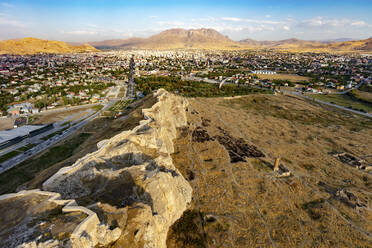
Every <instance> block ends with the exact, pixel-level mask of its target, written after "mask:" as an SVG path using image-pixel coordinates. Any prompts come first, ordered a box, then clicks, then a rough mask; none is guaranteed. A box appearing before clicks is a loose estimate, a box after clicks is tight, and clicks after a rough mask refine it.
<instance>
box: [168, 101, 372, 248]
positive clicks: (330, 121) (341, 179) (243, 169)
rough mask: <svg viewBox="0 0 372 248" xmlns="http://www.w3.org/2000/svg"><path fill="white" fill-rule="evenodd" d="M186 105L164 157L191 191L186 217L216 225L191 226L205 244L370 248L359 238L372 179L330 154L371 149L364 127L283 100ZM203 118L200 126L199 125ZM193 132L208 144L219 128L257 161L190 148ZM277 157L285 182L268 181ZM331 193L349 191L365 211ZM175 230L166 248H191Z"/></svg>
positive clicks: (367, 223) (368, 219) (366, 229)
mask: <svg viewBox="0 0 372 248" xmlns="http://www.w3.org/2000/svg"><path fill="white" fill-rule="evenodd" d="M190 103H191V105H190V106H189V115H188V116H189V122H190V125H189V126H188V128H185V129H182V130H180V133H179V137H178V138H177V140H176V151H175V153H174V154H173V159H174V162H175V164H176V166H177V168H178V169H179V170H180V172H181V173H182V174H183V175H184V176H185V178H187V179H188V180H189V181H190V183H191V185H192V186H193V189H194V191H193V202H192V206H191V207H190V210H191V211H196V212H198V213H202V214H203V216H213V218H214V219H215V221H214V222H208V221H207V220H206V219H205V218H204V217H203V216H200V217H199V220H197V219H196V220H194V223H196V224H198V223H199V224H198V228H199V229H200V230H201V231H200V232H202V234H203V237H204V243H203V244H204V245H205V246H208V247H272V246H274V245H276V246H277V247H369V246H371V244H372V243H371V242H372V239H371V238H372V237H371V236H368V234H366V233H371V231H372V230H371V226H372V216H371V213H370V210H368V208H369V209H370V208H371V206H372V198H371V193H372V192H371V188H370V185H371V183H372V176H371V175H369V174H367V173H366V172H363V171H360V170H358V169H355V168H352V167H350V166H348V165H346V164H344V163H342V162H340V161H339V160H337V159H335V158H334V157H333V156H331V155H330V154H329V152H332V151H347V152H349V153H352V154H355V155H357V156H363V155H366V153H368V152H367V151H371V150H372V128H371V127H372V121H371V120H368V119H365V118H362V117H359V116H354V115H350V114H348V113H344V112H341V111H338V110H335V109H333V108H323V107H321V106H320V105H317V104H315V105H313V104H312V103H309V102H307V101H304V100H302V99H298V98H295V97H288V96H257V95H254V96H248V97H242V98H237V99H232V100H227V99H222V98H219V99H218V98H216V99H202V98H198V99H191V100H190ZM211 106H213V108H211ZM192 113H194V114H192ZM203 119H204V120H205V119H208V120H209V122H205V121H204V125H203ZM205 123H209V125H205ZM196 127H201V128H202V129H204V130H205V131H206V132H207V134H208V135H209V136H210V137H214V136H215V135H221V131H220V129H218V128H217V127H221V128H222V129H223V130H225V131H226V132H228V133H229V134H230V135H231V136H232V137H235V138H242V139H244V140H245V141H246V142H248V143H250V144H253V145H255V146H256V147H257V148H258V149H259V150H261V151H263V152H264V154H265V155H266V156H265V157H264V158H246V159H245V161H243V162H237V163H231V162H230V157H229V153H228V152H227V151H226V150H225V148H224V147H223V146H222V145H221V144H219V142H218V140H206V141H204V142H193V141H192V138H191V136H192V133H193V130H194V129H195V128H196ZM199 141H200V140H199ZM276 157H281V158H282V165H284V166H285V167H287V168H288V169H289V170H290V171H291V172H292V174H293V176H292V177H289V178H277V177H276V176H275V173H274V172H273V171H272V167H273V162H274V160H275V158H276ZM370 162H372V161H370ZM330 188H331V189H336V190H337V189H345V190H347V191H349V192H352V193H353V194H354V195H355V196H356V197H357V198H358V199H359V200H360V201H361V202H363V204H366V206H367V208H360V209H356V208H352V207H350V206H348V205H347V204H345V203H344V202H342V201H341V200H340V199H338V198H337V197H335V193H334V192H332V191H330V190H329V189H330ZM181 220H183V218H181ZM186 220H187V218H186ZM186 224H187V223H186ZM177 226H180V223H178V224H177ZM177 226H174V227H173V228H172V229H171V230H170V232H169V233H168V247H199V246H197V245H196V244H189V243H185V242H184V240H185V237H183V236H181V237H180V236H179V235H177V230H176V229H175V228H176V227H177ZM199 229H197V228H194V230H195V232H199V231H198V230H199ZM188 235H189V236H190V237H191V238H192V237H197V233H191V234H188Z"/></svg>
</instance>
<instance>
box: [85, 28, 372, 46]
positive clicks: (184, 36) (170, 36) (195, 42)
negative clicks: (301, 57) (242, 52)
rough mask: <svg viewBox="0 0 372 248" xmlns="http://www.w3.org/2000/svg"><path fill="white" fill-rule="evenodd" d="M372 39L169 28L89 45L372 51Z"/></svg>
mask: <svg viewBox="0 0 372 248" xmlns="http://www.w3.org/2000/svg"><path fill="white" fill-rule="evenodd" d="M371 43H372V38H369V39H366V40H352V39H348V38H340V39H335V40H326V41H305V40H300V39H294V38H292V39H286V40H279V41H256V40H253V39H244V40H240V41H233V40H231V39H229V38H228V37H227V36H224V35H222V34H220V33H219V32H217V31H216V30H213V29H206V28H202V29H189V30H185V29H169V30H165V31H163V32H161V33H159V34H156V35H153V36H150V37H149V38H129V39H115V40H105V41H100V42H89V44H90V45H92V46H94V47H96V48H98V49H160V50H162V49H224V50H234V49H279V50H290V51H319V52H327V51H329V52H338V51H340V52H342V51H363V52H365V51H372V45H371Z"/></svg>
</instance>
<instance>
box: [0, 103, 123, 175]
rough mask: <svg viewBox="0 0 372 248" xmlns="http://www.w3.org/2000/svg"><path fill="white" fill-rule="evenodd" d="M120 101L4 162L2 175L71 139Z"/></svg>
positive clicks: (1, 166) (0, 170) (0, 169)
mask: <svg viewBox="0 0 372 248" xmlns="http://www.w3.org/2000/svg"><path fill="white" fill-rule="evenodd" d="M117 101H118V100H112V101H110V102H109V103H108V104H107V105H106V106H104V107H103V108H102V110H100V111H98V112H97V113H95V114H93V115H91V116H89V117H88V118H86V119H84V120H82V121H80V122H77V123H76V124H75V125H73V126H71V127H70V128H68V129H66V130H65V131H63V132H62V133H61V134H57V135H55V136H53V137H51V138H50V139H48V140H46V141H44V142H42V143H40V144H38V145H37V146H35V147H33V148H31V149H30V150H28V151H26V152H24V153H21V154H19V155H17V156H15V157H13V158H11V159H8V160H7V161H5V162H3V163H2V164H1V165H0V174H1V173H3V172H4V171H7V170H9V169H11V168H13V167H14V166H16V165H18V164H20V163H22V162H23V161H25V160H26V159H29V158H31V157H32V156H35V155H37V154H39V153H41V152H43V151H45V150H46V149H48V148H50V147H51V146H52V145H55V144H56V143H58V142H60V141H62V140H64V139H66V138H67V137H69V136H70V135H71V134H73V133H75V132H76V131H77V130H78V129H80V128H81V127H83V126H85V125H86V124H87V123H89V122H90V121H91V120H93V119H94V118H96V117H97V116H99V115H100V114H101V113H102V112H104V111H105V110H107V109H108V108H110V107H111V106H112V105H114V104H115V103H116V102H117Z"/></svg>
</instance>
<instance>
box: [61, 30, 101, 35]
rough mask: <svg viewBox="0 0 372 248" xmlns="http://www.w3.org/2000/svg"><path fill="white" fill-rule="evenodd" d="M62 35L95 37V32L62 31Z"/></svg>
mask: <svg viewBox="0 0 372 248" xmlns="http://www.w3.org/2000/svg"><path fill="white" fill-rule="evenodd" d="M62 33H63V34H72V35H96V34H98V32H97V31H89V30H74V31H62Z"/></svg>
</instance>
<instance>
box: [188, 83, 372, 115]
mask: <svg viewBox="0 0 372 248" xmlns="http://www.w3.org/2000/svg"><path fill="white" fill-rule="evenodd" d="M185 79H186V80H193V81H203V82H206V83H213V84H220V83H221V82H219V81H217V80H213V79H208V78H200V77H195V76H190V77H185ZM230 79H231V78H226V79H225V80H224V81H225V82H226V81H227V80H230ZM222 82H223V81H222ZM230 84H233V83H230ZM362 85H363V83H359V84H358V85H357V86H356V87H355V88H352V89H349V90H347V91H344V92H339V94H346V93H347V92H349V91H350V90H353V89H358V88H359V87H361V86H362ZM283 92H285V93H287V94H294V95H297V96H300V97H303V98H306V99H310V100H311V101H314V102H318V103H321V104H325V105H328V106H332V107H335V108H339V109H342V110H345V111H348V112H352V113H354V114H358V115H363V116H365V117H369V118H372V114H369V113H364V112H360V111H357V110H354V109H349V108H346V107H344V106H340V105H337V104H333V103H329V102H325V101H321V100H318V99H315V98H312V97H309V96H305V95H303V94H301V93H298V92H295V91H293V92H292V91H283Z"/></svg>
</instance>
